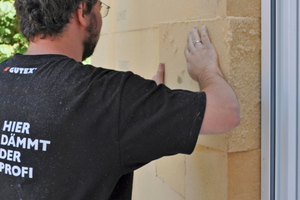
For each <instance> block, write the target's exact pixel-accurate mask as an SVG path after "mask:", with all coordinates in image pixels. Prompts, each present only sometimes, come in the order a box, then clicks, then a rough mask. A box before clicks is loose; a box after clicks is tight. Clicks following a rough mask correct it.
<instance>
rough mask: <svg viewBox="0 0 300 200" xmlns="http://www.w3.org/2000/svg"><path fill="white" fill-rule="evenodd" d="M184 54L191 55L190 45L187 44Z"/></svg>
mask: <svg viewBox="0 0 300 200" xmlns="http://www.w3.org/2000/svg"><path fill="white" fill-rule="evenodd" d="M184 55H185V57H186V58H187V57H188V56H189V55H190V50H189V48H188V45H185V49H184Z"/></svg>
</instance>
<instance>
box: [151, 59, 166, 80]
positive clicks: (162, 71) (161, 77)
mask: <svg viewBox="0 0 300 200" xmlns="http://www.w3.org/2000/svg"><path fill="white" fill-rule="evenodd" d="M164 75H165V64H163V63H160V64H159V66H158V69H157V72H156V74H155V76H153V78H152V80H154V81H155V82H156V84H157V85H159V84H163V83H164Z"/></svg>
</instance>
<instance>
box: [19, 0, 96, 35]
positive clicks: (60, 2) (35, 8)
mask: <svg viewBox="0 0 300 200" xmlns="http://www.w3.org/2000/svg"><path fill="white" fill-rule="evenodd" d="M97 1H98V0H16V1H15V8H16V12H17V17H18V19H19V21H20V23H19V30H20V32H21V33H22V35H23V36H24V37H25V38H26V39H27V40H28V41H33V39H34V38H35V37H36V36H41V38H42V39H44V38H46V37H47V36H53V35H58V34H60V33H62V31H63V28H64V27H65V26H66V25H67V24H68V23H69V22H70V19H71V14H72V13H73V12H75V11H76V10H77V9H78V6H79V4H80V3H81V2H85V3H86V5H87V9H86V10H85V13H86V14H89V13H90V12H91V10H92V7H93V6H94V5H95V4H96V3H97Z"/></svg>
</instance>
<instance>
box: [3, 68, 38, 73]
mask: <svg viewBox="0 0 300 200" xmlns="http://www.w3.org/2000/svg"><path fill="white" fill-rule="evenodd" d="M35 70H37V68H21V67H6V68H5V69H4V71H5V72H9V73H11V74H33V72H34V71H35Z"/></svg>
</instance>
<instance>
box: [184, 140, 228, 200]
mask: <svg viewBox="0 0 300 200" xmlns="http://www.w3.org/2000/svg"><path fill="white" fill-rule="evenodd" d="M186 165H187V167H186V168H187V169H186V178H185V181H186V191H185V193H186V195H185V199H187V200H192V199H193V200H225V199H227V176H228V175H227V153H226V152H222V151H218V150H215V149H212V148H208V147H204V146H201V145H198V146H197V147H196V149H195V151H194V152H193V154H192V155H190V156H186Z"/></svg>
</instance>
